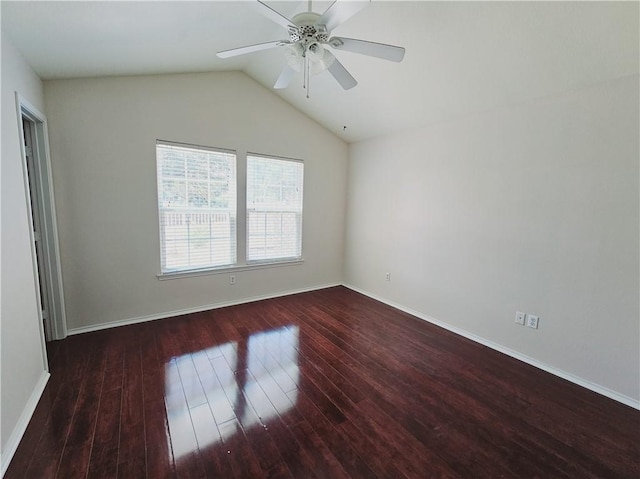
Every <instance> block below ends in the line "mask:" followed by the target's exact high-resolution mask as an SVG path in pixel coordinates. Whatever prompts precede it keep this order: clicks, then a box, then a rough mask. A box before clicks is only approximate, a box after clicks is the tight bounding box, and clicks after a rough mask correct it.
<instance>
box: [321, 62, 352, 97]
mask: <svg viewBox="0 0 640 479" xmlns="http://www.w3.org/2000/svg"><path fill="white" fill-rule="evenodd" d="M327 70H328V71H329V73H331V74H332V75H333V78H335V79H336V80H337V81H338V83H340V85H342V88H344V89H345V90H349V89H351V88H353V87H354V86H356V85H357V84H358V82H357V81H356V79H355V78H353V77H352V76H351V73H349V72H348V71H347V69H346V68H345V67H344V66H342V63H340V62H339V61H338V59H337V58H336V59H335V60H334V61H333V63H331V66H329V68H327Z"/></svg>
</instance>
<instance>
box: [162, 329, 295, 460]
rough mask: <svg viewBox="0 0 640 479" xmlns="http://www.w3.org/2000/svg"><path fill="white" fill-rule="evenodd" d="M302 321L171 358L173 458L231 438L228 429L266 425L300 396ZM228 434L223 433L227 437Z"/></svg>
mask: <svg viewBox="0 0 640 479" xmlns="http://www.w3.org/2000/svg"><path fill="white" fill-rule="evenodd" d="M298 332H299V331H298V326H293V325H290V326H287V327H282V328H278V329H273V330H269V331H261V332H259V333H255V334H251V335H250V336H248V337H247V338H243V339H242V340H240V341H233V342H228V343H225V344H222V345H216V346H212V347H210V348H207V349H203V350H201V351H197V352H193V353H189V354H184V355H182V356H178V357H175V358H172V359H171V361H169V362H168V363H167V364H166V365H165V405H166V410H167V420H168V425H169V431H168V432H169V434H168V438H167V439H168V442H169V447H170V448H171V449H172V450H173V457H174V460H176V461H178V460H179V459H181V458H183V457H185V456H187V455H189V454H192V453H197V451H198V450H203V449H205V448H207V447H211V446H214V445H215V444H217V443H219V442H221V441H222V440H224V441H227V440H228V439H229V437H230V436H229V431H233V432H234V433H236V432H237V431H238V430H239V427H241V428H242V429H243V430H244V431H245V433H246V432H247V431H248V430H249V429H251V428H252V427H254V426H257V425H260V427H264V428H265V429H266V428H267V427H268V423H269V421H270V420H272V419H273V418H274V417H275V416H277V415H278V414H279V415H281V416H282V415H283V414H286V412H287V411H288V410H289V409H290V408H291V407H293V405H294V404H295V402H296V398H297V386H298V381H299V379H300V371H299V368H298ZM223 438H224V439H223Z"/></svg>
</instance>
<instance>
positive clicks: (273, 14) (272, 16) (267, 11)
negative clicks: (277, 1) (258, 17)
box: [257, 0, 294, 30]
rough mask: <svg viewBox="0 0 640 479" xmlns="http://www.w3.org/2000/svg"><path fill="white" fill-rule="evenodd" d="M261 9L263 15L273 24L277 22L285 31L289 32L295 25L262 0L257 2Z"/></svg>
mask: <svg viewBox="0 0 640 479" xmlns="http://www.w3.org/2000/svg"><path fill="white" fill-rule="evenodd" d="M257 1H258V4H259V8H260V13H262V14H263V15H264V16H265V17H267V18H268V19H269V20H271V21H272V22H276V23H277V24H278V25H280V26H281V27H283V28H284V29H285V30H289V27H291V26H294V23H293V22H292V21H291V20H289V19H288V18H287V17H285V16H284V15H282V14H281V13H279V12H277V11H275V10H274V9H273V8H271V7H270V6H269V5H267V4H266V3H264V2H261V1H260V0H257Z"/></svg>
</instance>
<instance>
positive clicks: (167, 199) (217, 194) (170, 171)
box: [156, 141, 236, 273]
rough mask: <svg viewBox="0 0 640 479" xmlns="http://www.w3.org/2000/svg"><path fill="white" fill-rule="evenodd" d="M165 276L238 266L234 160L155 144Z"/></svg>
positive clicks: (226, 155)
mask: <svg viewBox="0 0 640 479" xmlns="http://www.w3.org/2000/svg"><path fill="white" fill-rule="evenodd" d="M156 160H157V167H158V212H159V218H160V256H161V267H162V272H163V273H168V272H176V271H188V270H195V269H203V268H213V267H219V266H227V265H232V264H235V263H236V155H235V152H231V151H225V150H215V149H209V148H206V147H200V146H191V145H180V144H173V143H166V142H161V141H158V142H157V143H156Z"/></svg>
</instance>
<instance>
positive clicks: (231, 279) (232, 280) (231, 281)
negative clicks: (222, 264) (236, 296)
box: [229, 274, 236, 284]
mask: <svg viewBox="0 0 640 479" xmlns="http://www.w3.org/2000/svg"><path fill="white" fill-rule="evenodd" d="M229 284H236V275H235V274H230V275H229Z"/></svg>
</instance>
